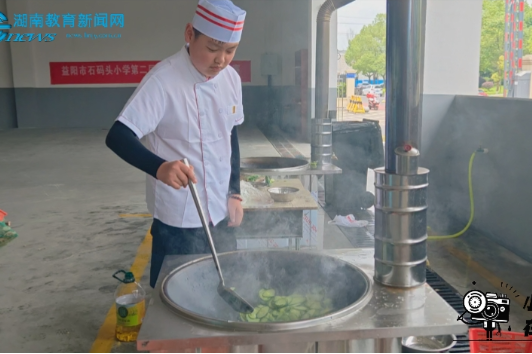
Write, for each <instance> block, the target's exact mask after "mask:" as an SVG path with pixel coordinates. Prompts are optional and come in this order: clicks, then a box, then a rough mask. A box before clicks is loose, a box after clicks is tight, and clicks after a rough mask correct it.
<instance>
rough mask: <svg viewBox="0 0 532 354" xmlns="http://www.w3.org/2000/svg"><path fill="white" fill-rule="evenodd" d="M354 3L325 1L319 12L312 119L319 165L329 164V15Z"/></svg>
mask: <svg viewBox="0 0 532 354" xmlns="http://www.w3.org/2000/svg"><path fill="white" fill-rule="evenodd" d="M353 1H355V0H326V1H325V2H324V3H323V5H322V6H321V7H320V10H319V11H318V17H317V28H316V98H315V104H316V109H315V115H314V117H315V119H313V120H312V124H311V126H312V132H311V134H312V138H311V160H312V162H317V164H318V166H323V165H330V164H331V161H332V124H331V119H329V57H330V55H331V53H330V52H331V50H330V33H331V15H332V14H333V13H334V11H336V10H337V9H339V8H341V7H342V6H345V5H347V4H349V3H351V2H353Z"/></svg>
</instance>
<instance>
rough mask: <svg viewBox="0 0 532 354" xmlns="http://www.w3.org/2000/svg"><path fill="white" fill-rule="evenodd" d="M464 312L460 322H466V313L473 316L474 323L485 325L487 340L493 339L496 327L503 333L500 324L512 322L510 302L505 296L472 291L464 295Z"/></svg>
mask: <svg viewBox="0 0 532 354" xmlns="http://www.w3.org/2000/svg"><path fill="white" fill-rule="evenodd" d="M463 304H464V308H465V310H466V312H464V313H463V314H462V315H461V316H460V317H459V318H458V320H462V322H464V323H467V322H465V321H464V319H463V317H464V315H465V314H466V313H469V314H470V315H471V320H472V321H480V322H483V324H484V329H485V330H486V332H487V339H488V340H491V339H492V334H493V330H495V327H497V328H498V330H499V332H498V333H500V332H501V327H500V323H508V322H509V321H510V300H509V299H508V297H507V296H506V295H505V294H495V293H489V292H488V293H483V292H481V291H478V290H471V291H469V292H468V293H467V294H465V295H464V299H463Z"/></svg>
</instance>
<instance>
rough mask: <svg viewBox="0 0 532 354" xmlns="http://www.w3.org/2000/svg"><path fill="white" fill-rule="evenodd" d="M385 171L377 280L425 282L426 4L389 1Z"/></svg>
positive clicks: (379, 200) (378, 210)
mask: <svg viewBox="0 0 532 354" xmlns="http://www.w3.org/2000/svg"><path fill="white" fill-rule="evenodd" d="M387 14H388V15H387V20H386V33H387V35H386V149H385V167H384V168H378V169H375V280H376V281H377V282H380V283H382V284H384V285H388V286H393V287H399V288H408V287H414V286H418V285H422V284H424V283H425V281H426V275H425V272H426V261H427V246H426V242H427V198H426V190H427V186H428V173H429V171H428V170H427V169H425V168H421V167H418V158H419V155H420V143H421V113H422V112H421V110H422V102H423V71H424V55H425V19H426V0H388V1H387Z"/></svg>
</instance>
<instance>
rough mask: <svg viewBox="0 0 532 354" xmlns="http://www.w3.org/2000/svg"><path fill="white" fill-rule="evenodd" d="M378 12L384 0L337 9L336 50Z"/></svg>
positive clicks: (359, 1)
mask: <svg viewBox="0 0 532 354" xmlns="http://www.w3.org/2000/svg"><path fill="white" fill-rule="evenodd" d="M531 1H532V0H531ZM380 13H382V14H384V13H386V0H356V1H354V2H352V3H350V4H349V5H346V6H344V7H342V8H340V9H338V50H346V49H347V46H348V38H349V35H350V32H352V33H353V35H355V34H357V33H358V32H360V30H361V29H362V27H363V26H364V25H369V24H370V23H371V22H373V20H374V19H375V16H376V15H377V14H380Z"/></svg>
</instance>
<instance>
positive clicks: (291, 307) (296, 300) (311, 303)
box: [240, 288, 333, 323]
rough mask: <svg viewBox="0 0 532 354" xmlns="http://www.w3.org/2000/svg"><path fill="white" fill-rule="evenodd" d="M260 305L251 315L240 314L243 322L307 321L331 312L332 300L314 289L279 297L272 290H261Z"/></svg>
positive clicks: (321, 291)
mask: <svg viewBox="0 0 532 354" xmlns="http://www.w3.org/2000/svg"><path fill="white" fill-rule="evenodd" d="M259 298H260V299H261V300H262V304H260V305H258V306H256V307H255V310H254V311H253V313H250V314H244V313H241V314H240V319H241V320H242V321H244V322H255V323H257V322H288V321H301V320H308V319H311V318H314V317H318V316H323V315H326V314H327V313H330V312H331V311H332V310H333V301H332V299H330V298H328V297H326V292H325V289H322V288H316V289H313V290H312V291H310V292H309V293H308V294H305V295H302V294H298V293H294V294H292V295H290V296H280V295H279V294H277V292H276V291H275V290H274V289H261V290H260V291H259Z"/></svg>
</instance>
